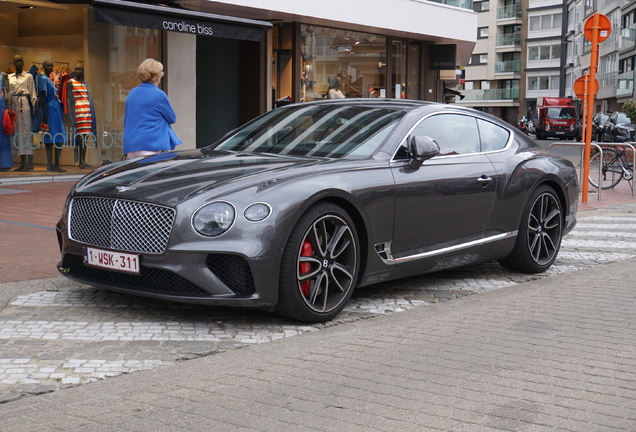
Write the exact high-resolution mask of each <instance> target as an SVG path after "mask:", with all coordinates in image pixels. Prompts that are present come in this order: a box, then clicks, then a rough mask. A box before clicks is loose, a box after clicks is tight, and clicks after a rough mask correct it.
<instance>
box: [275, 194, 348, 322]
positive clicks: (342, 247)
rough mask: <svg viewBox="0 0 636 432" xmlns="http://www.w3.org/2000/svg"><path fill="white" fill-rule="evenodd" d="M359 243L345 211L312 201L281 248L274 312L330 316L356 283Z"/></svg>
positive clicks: (319, 318)
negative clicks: (278, 283)
mask: <svg viewBox="0 0 636 432" xmlns="http://www.w3.org/2000/svg"><path fill="white" fill-rule="evenodd" d="M359 249H360V248H359V241H358V235H357V232H356V230H355V227H354V224H353V221H352V220H351V218H350V217H349V215H348V214H347V212H345V211H344V210H343V209H342V208H341V207H339V206H337V205H335V204H332V203H320V204H316V205H314V206H313V207H310V208H309V209H308V210H307V211H306V212H305V213H304V214H303V215H302V216H301V218H300V219H299V221H298V222H297V224H296V226H295V227H294V229H293V231H292V233H291V235H290V237H289V240H288V241H287V245H286V247H285V251H284V252H283V259H282V261H281V268H280V288H279V294H278V304H277V306H276V313H277V314H279V315H281V316H284V317H288V318H293V319H296V320H298V321H303V322H312V323H313V322H323V321H328V320H330V319H333V318H334V317H335V316H336V315H338V314H339V313H340V312H341V311H342V309H343V308H344V307H345V305H346V304H347V302H348V301H349V299H350V298H351V294H352V293H353V290H354V288H355V286H356V281H357V278H358V271H359V267H360V265H359V260H360V250H359Z"/></svg>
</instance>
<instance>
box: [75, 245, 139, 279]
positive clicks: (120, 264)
mask: <svg viewBox="0 0 636 432" xmlns="http://www.w3.org/2000/svg"><path fill="white" fill-rule="evenodd" d="M84 264H87V265H89V266H94V267H100V268H105V269H109V270H116V271H121V272H126V273H135V274H139V255H136V254H129V253H123V252H113V251H107V250H102V249H96V248H91V247H84Z"/></svg>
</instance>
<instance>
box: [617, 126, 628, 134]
mask: <svg viewBox="0 0 636 432" xmlns="http://www.w3.org/2000/svg"><path fill="white" fill-rule="evenodd" d="M616 130H617V131H618V132H620V133H622V134H626V133H627V129H625V128H622V127H617V128H616Z"/></svg>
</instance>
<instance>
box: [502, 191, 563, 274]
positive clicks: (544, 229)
mask: <svg viewBox="0 0 636 432" xmlns="http://www.w3.org/2000/svg"><path fill="white" fill-rule="evenodd" d="M563 224H564V221H563V212H562V210H561V202H560V201H559V197H558V196H557V194H556V193H555V192H554V189H552V188H551V187H549V186H540V187H539V188H537V189H536V190H535V191H534V192H533V193H532V195H531V196H530V199H529V200H528V204H527V205H526V208H525V209H524V212H523V216H522V218H521V225H520V226H519V232H518V234H517V241H516V243H515V246H514V249H513V250H512V252H511V253H510V255H508V256H507V257H506V258H504V259H502V260H500V261H499V263H500V264H501V265H502V266H504V267H506V268H507V269H510V270H516V271H522V272H526V273H540V272H543V271H546V270H547V269H548V268H550V266H551V265H552V263H554V260H555V259H556V257H557V255H558V253H559V249H560V248H561V236H562V235H563Z"/></svg>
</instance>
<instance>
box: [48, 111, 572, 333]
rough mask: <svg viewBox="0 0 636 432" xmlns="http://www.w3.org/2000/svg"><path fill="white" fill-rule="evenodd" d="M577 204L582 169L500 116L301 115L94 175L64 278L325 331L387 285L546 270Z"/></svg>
mask: <svg viewBox="0 0 636 432" xmlns="http://www.w3.org/2000/svg"><path fill="white" fill-rule="evenodd" d="M578 194H579V187H578V183H577V174H576V171H575V169H574V166H573V165H572V163H571V162H570V161H568V160H566V159H563V158H560V157H558V156H555V155H551V154H549V153H546V152H545V151H543V150H542V149H541V148H540V147H539V146H538V145H537V144H536V143H535V141H533V140H532V139H531V138H528V137H527V136H526V135H525V134H523V133H522V132H520V131H519V130H518V129H517V128H516V127H514V126H513V125H510V124H508V123H505V122H503V121H501V120H499V119H497V118H495V117H493V116H491V115H489V114H485V113H482V112H479V111H476V110H472V109H466V108H461V107H456V106H450V105H445V104H438V103H432V102H419V101H407V100H393V99H341V100H325V101H319V102H309V103H303V104H291V105H287V106H284V107H281V108H278V109H275V110H273V111H270V112H268V113H265V114H263V115H262V116H260V117H258V118H256V119H254V120H253V121H251V122H249V123H247V124H246V125H244V126H243V127H241V128H239V129H237V130H235V131H232V132H230V133H229V134H228V135H226V136H225V137H223V138H222V139H221V140H219V141H218V142H217V143H215V144H212V145H210V146H209V147H205V148H200V149H196V150H185V151H172V152H165V153H161V154H159V155H155V156H151V157H146V158H137V159H132V160H124V161H119V162H114V163H110V164H108V165H105V166H102V167H100V168H97V169H95V170H94V171H93V172H91V173H90V174H88V175H86V176H85V177H84V178H83V179H81V180H80V181H79V182H78V183H77V184H76V185H75V186H74V187H73V188H72V189H71V191H70V193H69V196H68V200H67V203H66V205H65V208H64V210H63V214H62V217H61V219H60V221H59V223H58V224H57V225H56V228H57V232H58V238H59V242H60V250H61V255H62V258H61V262H60V264H59V266H58V267H59V270H60V272H61V273H62V274H64V275H66V276H68V277H70V278H72V279H75V280H77V281H81V282H84V283H87V284H90V285H93V286H97V287H101V288H105V289H109V290H113V291H118V292H123V293H130V294H136V295H142V296H147V297H153V298H157V299H165V300H176V301H180V302H188V303H201V304H210V305H219V306H246V307H254V308H259V309H264V310H268V311H274V312H276V313H278V314H280V315H282V316H285V317H290V318H293V319H296V320H300V321H305V322H320V321H325V320H329V319H332V318H334V317H335V316H336V315H337V314H338V313H339V312H340V311H341V310H342V309H343V308H344V307H345V305H346V303H347V301H348V300H349V298H350V297H351V294H352V292H353V290H354V288H356V287H361V286H365V285H370V284H375V283H378V282H386V281H389V280H393V279H398V278H403V277H407V276H413V275H418V274H422V273H427V272H432V271H438V270H442V269H449V268H452V267H457V266H463V265H466V264H472V263H478V262H484V261H491V260H498V261H499V262H500V263H501V264H502V265H503V266H505V267H507V268H509V269H513V270H517V271H522V272H532V273H535V272H542V271H544V270H546V269H548V268H549V267H550V266H551V265H552V263H553V262H554V260H555V258H556V257H557V254H558V252H559V248H560V245H561V238H562V237H563V235H565V234H566V233H568V232H569V231H570V230H571V229H572V228H573V227H574V225H575V223H576V211H577V200H578Z"/></svg>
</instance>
